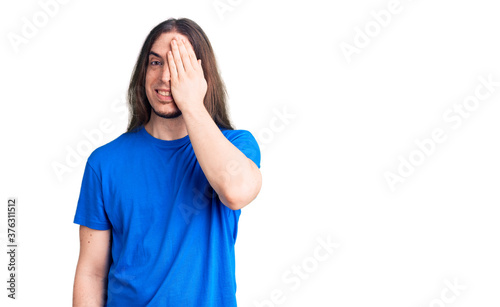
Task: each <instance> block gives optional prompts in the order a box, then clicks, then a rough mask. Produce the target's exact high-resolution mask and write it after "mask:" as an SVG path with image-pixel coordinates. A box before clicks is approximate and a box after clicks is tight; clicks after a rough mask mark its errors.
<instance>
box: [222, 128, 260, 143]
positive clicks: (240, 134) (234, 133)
mask: <svg viewBox="0 0 500 307" xmlns="http://www.w3.org/2000/svg"><path fill="white" fill-rule="evenodd" d="M220 130H221V132H222V134H223V135H224V136H225V137H226V138H227V139H228V140H229V141H233V140H236V139H249V140H255V137H254V136H253V135H252V133H251V132H250V131H248V130H243V129H237V130H236V129H235V130H230V129H224V128H220ZM255 141H256V140H255Z"/></svg>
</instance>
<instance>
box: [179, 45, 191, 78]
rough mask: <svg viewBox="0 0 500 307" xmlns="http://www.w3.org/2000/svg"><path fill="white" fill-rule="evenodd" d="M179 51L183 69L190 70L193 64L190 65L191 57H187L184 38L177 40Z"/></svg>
mask: <svg viewBox="0 0 500 307" xmlns="http://www.w3.org/2000/svg"><path fill="white" fill-rule="evenodd" d="M179 53H180V54H181V59H182V65H183V66H184V69H185V70H186V71H188V70H192V69H193V65H192V63H191V59H190V57H189V53H188V46H187V44H186V43H185V42H184V39H181V40H180V41H179Z"/></svg>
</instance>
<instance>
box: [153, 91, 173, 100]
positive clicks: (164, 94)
mask: <svg viewBox="0 0 500 307" xmlns="http://www.w3.org/2000/svg"><path fill="white" fill-rule="evenodd" d="M155 92H156V96H157V97H158V99H159V100H161V101H172V100H173V97H172V93H171V92H170V90H163V89H156V90H155Z"/></svg>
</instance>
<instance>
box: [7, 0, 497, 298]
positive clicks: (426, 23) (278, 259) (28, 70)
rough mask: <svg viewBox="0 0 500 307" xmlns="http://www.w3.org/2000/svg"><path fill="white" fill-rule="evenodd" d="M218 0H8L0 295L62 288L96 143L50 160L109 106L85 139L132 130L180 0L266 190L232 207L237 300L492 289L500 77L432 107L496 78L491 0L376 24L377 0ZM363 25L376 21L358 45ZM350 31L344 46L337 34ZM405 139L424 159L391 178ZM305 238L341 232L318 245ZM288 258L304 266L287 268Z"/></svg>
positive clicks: (72, 145) (427, 4)
mask: <svg viewBox="0 0 500 307" xmlns="http://www.w3.org/2000/svg"><path fill="white" fill-rule="evenodd" d="M47 1H48V0H45V1H43V0H42V3H45V2H47ZM220 2H221V3H224V4H226V5H229V6H230V7H231V8H232V9H231V10H227V11H225V12H223V13H218V12H217V10H216V9H215V7H214V1H213V0H206V1H201V0H199V1H194V0H192V1H175V2H174V1H167V0H163V1H135V2H134V3H133V4H132V3H131V2H125V1H106V2H104V1H67V3H65V4H58V9H57V11H56V12H55V13H53V14H52V15H53V16H50V17H48V18H47V19H46V20H43V14H44V13H43V12H44V10H43V8H42V6H41V5H40V2H38V1H32V0H28V1H15V2H14V1H6V0H2V2H1V5H0V24H1V39H0V52H1V55H2V56H1V57H0V67H1V68H0V71H1V72H0V78H1V79H0V86H1V95H2V99H1V106H2V112H1V120H0V125H1V126H0V131H1V141H2V145H1V146H2V155H1V161H0V163H1V164H0V166H1V168H0V174H1V181H0V201H1V202H2V203H3V205H2V206H1V207H0V208H2V209H1V213H0V236H1V239H2V246H4V247H2V248H1V250H4V249H5V245H6V240H5V238H6V228H7V227H6V204H7V198H8V197H11V196H14V197H17V198H18V201H19V212H18V218H19V223H18V232H19V234H18V240H19V246H20V249H19V250H20V253H19V257H18V265H19V273H18V275H19V284H18V298H19V299H18V300H17V301H16V302H12V300H7V298H6V296H7V293H6V291H5V288H6V282H5V280H6V279H7V270H6V267H7V261H8V259H7V255H6V253H5V252H2V253H0V267H1V270H0V272H1V281H2V283H1V287H0V288H1V289H2V290H0V293H2V294H1V298H0V305H1V306H39V305H44V306H45V305H47V306H48V305H50V306H70V305H71V300H72V290H73V279H74V273H75V268H76V263H77V259H78V252H79V240H78V225H76V224H73V223H72V221H73V217H74V214H75V210H76V202H77V199H78V195H79V190H80V184H81V179H82V175H83V169H84V164H85V160H86V159H87V157H88V154H89V153H90V152H85V151H84V153H85V154H82V155H81V161H77V160H74V161H73V162H74V164H75V165H73V166H71V167H68V169H69V170H68V171H67V172H65V173H64V174H63V175H62V177H61V179H62V180H59V178H58V176H57V175H56V172H55V171H54V168H53V166H54V164H57V163H60V164H63V165H67V163H66V158H67V156H68V155H69V152H70V151H71V150H76V149H77V148H78V146H80V149H81V150H83V149H85V148H84V147H85V146H84V144H85V142H88V141H87V138H86V137H85V134H84V133H85V132H89V131H92V130H95V129H99V124H100V122H101V121H103V120H104V121H109V122H111V123H112V125H113V130H112V131H111V132H109V131H108V132H106V133H103V138H102V140H100V142H93V143H92V144H91V148H90V150H93V149H95V148H96V147H98V146H100V145H102V144H104V143H107V142H109V141H111V140H113V139H114V138H116V137H118V136H119V135H120V134H121V133H123V132H124V131H125V128H126V124H127V113H126V112H127V110H126V109H125V100H124V94H125V92H126V90H127V86H128V82H129V79H130V74H131V72H132V68H133V65H134V63H135V61H136V58H137V55H138V53H139V51H140V47H141V46H142V43H143V41H144V39H145V38H146V36H147V34H148V33H149V31H150V30H151V29H152V28H153V27H154V26H155V25H157V24H158V23H160V22H161V21H163V20H166V19H168V18H169V17H176V18H180V17H188V18H191V19H193V20H194V21H196V22H197V23H198V24H199V25H200V26H201V27H202V28H203V29H204V31H205V32H206V33H207V35H208V37H209V38H210V40H211V43H212V46H213V48H214V50H215V53H216V56H217V60H218V63H219V66H220V69H221V72H222V76H223V79H224V81H225V82H226V85H227V87H228V91H229V105H230V114H231V118H232V120H233V122H234V123H235V126H236V128H237V129H245V130H249V131H250V132H252V134H253V135H254V136H255V137H256V138H257V140H258V141H259V145H260V146H261V150H262V161H261V172H262V174H263V186H262V190H261V192H260V194H259V196H258V197H257V199H256V200H255V201H254V202H253V203H251V204H250V205H248V206H247V207H245V208H244V209H242V214H241V217H240V223H239V232H238V239H237V242H236V263H237V267H236V278H237V284H238V290H237V298H238V305H239V306H243V307H252V306H259V304H260V306H263V307H269V306H290V307H291V306H386V307H392V306H394V307H401V306H412V307H413V306H415V307H417V306H455V307H459V306H498V305H499V304H500V297H499V296H498V289H499V288H500V277H499V276H500V245H499V240H500V223H499V222H498V213H499V210H498V206H499V200H500V196H499V193H498V191H499V189H498V187H499V185H500V176H499V171H500V162H499V158H498V157H499V156H500V146H499V144H498V141H499V131H500V129H499V128H500V121H499V120H498V114H499V112H500V95H498V92H500V87H499V86H496V87H494V88H493V91H492V94H491V95H490V97H489V98H487V99H484V100H481V101H480V102H479V103H478V104H477V105H475V106H474V107H476V108H475V110H473V111H470V112H468V114H467V116H468V118H464V119H463V120H462V122H461V124H460V125H458V126H457V127H455V126H453V122H450V121H449V120H448V121H447V120H446V119H445V117H443V116H444V115H445V114H447V112H451V111H449V110H453V108H454V105H457V106H458V105H462V104H463V103H464V100H466V99H468V98H467V97H468V96H470V95H474V93H475V90H476V88H477V87H478V86H479V85H480V84H481V83H480V81H479V78H480V77H483V78H485V79H487V78H488V77H490V78H492V79H493V80H500V66H499V64H500V60H499V57H498V55H499V54H500V44H499V41H498V40H499V36H498V29H499V28H500V19H499V18H498V7H495V2H494V1H489V0H474V1H472V0H469V1H465V0H464V1H451V0H448V1H430V0H419V1H417V0H414V1H409V0H401V2H399V6H398V7H399V10H400V11H399V13H392V14H391V15H390V20H389V19H388V17H387V15H383V14H382V15H383V16H385V21H386V25H385V26H380V25H378V28H377V24H374V22H376V21H375V20H376V19H375V17H374V16H375V15H377V14H375V15H374V14H371V12H372V11H373V12H380V11H381V10H387V7H388V6H390V1H389V0H379V1H367V0H366V1H331V2H327V1H319V0H309V1H290V0H288V1H285V0H280V1H263V0H241V1H237V0H232V1H229V0H221V1H220ZM53 9H54V8H53ZM40 12H42V13H40ZM35 16H39V18H40V19H39V22H44V21H45V25H40V26H39V27H37V30H38V31H37V32H36V34H34V35H32V37H30V38H27V39H26V40H27V42H26V43H22V44H20V45H18V46H15V45H14V44H13V43H12V42H11V40H10V39H9V37H11V36H12V35H19V36H22V29H23V27H25V24H26V22H27V21H28V22H33V18H34V17H35ZM40 16H41V17H40ZM367 26H368V30H367V29H366V27H367ZM357 29H359V31H363V32H364V33H365V34H366V33H367V32H369V34H370V35H371V36H368V39H369V41H367V40H366V38H365V40H364V43H365V46H362V42H363V40H362V38H360V35H361V34H359V31H358V30H357ZM377 29H378V30H379V31H378V33H377V32H376V31H377ZM9 35H10V36H9ZM356 39H357V43H358V47H360V48H358V50H357V53H354V54H352V55H351V56H350V57H346V55H345V54H344V53H343V52H342V49H341V44H342V43H343V42H344V43H345V44H350V45H352V46H354V47H356V43H355V40H356ZM348 58H350V61H348ZM497 82H498V81H497ZM481 93H482V94H484V95H486V94H487V93H488V92H487V91H485V90H484V89H483V90H482V92H481ZM469 98H470V97H469ZM469 102H470V101H469ZM450 108H451V109H450ZM447 110H448V111H447ZM277 114H281V117H280V116H278V115H277ZM283 114H288V115H286V117H283ZM448 115H450V114H448ZM455 116H456V114H455ZM283 118H284V119H283ZM435 129H442V131H444V135H445V137H446V140H445V141H444V142H442V143H439V144H436V145H435V148H434V150H433V151H432V152H431V153H430V154H428V155H426V156H422V155H421V156H418V155H419V152H418V151H419V148H418V147H417V145H416V143H415V142H416V141H419V140H420V141H422V140H424V139H429V138H431V136H432V131H433V130H435ZM429 148H430V147H429ZM420 153H421V151H420ZM398 157H400V158H402V159H406V160H408V159H410V157H412V158H415V159H416V158H418V157H420V158H421V162H422V163H421V164H420V165H418V166H415V167H414V169H413V172H412V173H411V174H409V171H408V169H406V170H407V174H405V176H406V177H401V178H402V179H403V180H404V181H403V182H399V183H397V184H396V185H395V191H393V190H391V188H390V186H389V184H388V182H387V180H386V177H385V175H384V174H385V173H386V172H392V173H394V174H396V175H398V167H400V163H402V162H400V160H399V158H398ZM422 157H423V160H422ZM75 161H76V162H75ZM413 161H416V160H413ZM318 240H324V241H328V240H330V241H332V242H335V243H338V244H339V245H338V247H337V248H336V249H335V251H334V252H333V253H331V254H327V253H326V252H325V251H324V250H321V251H318V252H320V255H321V257H322V258H321V259H322V260H319V261H318V260H315V258H312V257H314V254H315V251H317V249H316V248H317V247H318V246H320V245H318ZM293 266H299V267H300V268H301V270H302V271H303V272H306V271H308V273H303V274H302V275H300V276H302V277H299V275H295V277H294V278H295V279H294V280H295V281H296V282H300V284H298V283H295V282H290V281H289V279H288V281H287V279H283V276H288V278H290V277H292V276H293V275H292V273H291V271H290V270H291V269H292V267H293ZM145 274H147V272H145ZM304 274H307V275H304ZM450 283H451V284H453V283H458V284H459V286H458V287H459V288H458V289H454V290H450V288H449V284H450ZM294 286H295V287H294ZM442 295H444V296H445V297H442ZM272 297H274V302H272V301H271V299H272ZM266 300H268V301H267V302H266Z"/></svg>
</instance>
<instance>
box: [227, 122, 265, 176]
mask: <svg viewBox="0 0 500 307" xmlns="http://www.w3.org/2000/svg"><path fill="white" fill-rule="evenodd" d="M233 132H237V133H235V135H234V136H232V137H228V139H229V141H230V142H231V143H232V144H233V145H234V146H236V148H238V149H239V150H240V151H241V152H242V153H244V154H245V156H247V158H249V159H250V160H252V161H253V162H254V163H255V164H256V165H257V167H258V168H260V148H259V144H258V143H257V140H256V139H255V138H254V136H253V135H252V133H250V132H249V131H247V130H233Z"/></svg>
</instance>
